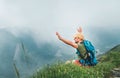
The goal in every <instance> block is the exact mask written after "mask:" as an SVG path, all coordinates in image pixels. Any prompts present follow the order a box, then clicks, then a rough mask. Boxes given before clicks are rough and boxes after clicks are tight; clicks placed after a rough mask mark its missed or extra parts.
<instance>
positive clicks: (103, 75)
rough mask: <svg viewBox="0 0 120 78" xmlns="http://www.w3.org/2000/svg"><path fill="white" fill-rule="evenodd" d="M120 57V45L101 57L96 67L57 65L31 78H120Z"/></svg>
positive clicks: (45, 68)
mask: <svg viewBox="0 0 120 78" xmlns="http://www.w3.org/2000/svg"><path fill="white" fill-rule="evenodd" d="M119 57H120V45H117V46H115V47H113V48H112V49H110V50H109V51H108V52H106V53H105V54H103V55H101V56H99V59H98V60H99V63H98V64H97V65H96V66H94V67H84V66H83V67H80V66H77V65H74V64H64V63H57V64H53V65H48V66H47V67H44V68H43V69H37V72H35V73H34V74H33V75H32V76H31V77H30V78H88V77H89V78H115V77H117V78H119V77H120V59H119ZM116 70H117V73H116ZM115 74H116V75H115Z"/></svg>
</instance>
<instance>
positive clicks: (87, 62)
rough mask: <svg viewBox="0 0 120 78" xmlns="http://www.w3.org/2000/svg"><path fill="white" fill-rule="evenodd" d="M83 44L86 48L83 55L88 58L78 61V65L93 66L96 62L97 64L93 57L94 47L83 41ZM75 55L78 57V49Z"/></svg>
mask: <svg viewBox="0 0 120 78" xmlns="http://www.w3.org/2000/svg"><path fill="white" fill-rule="evenodd" d="M83 44H84V46H85V48H86V53H85V54H87V55H88V56H87V58H86V59H84V58H83V59H80V63H82V64H83V65H89V66H95V65H96V64H97V63H98V62H97V59H96V57H95V52H96V51H95V48H94V46H93V45H92V44H91V42H90V41H88V40H84V41H83ZM77 53H79V55H80V51H78V49H77Z"/></svg>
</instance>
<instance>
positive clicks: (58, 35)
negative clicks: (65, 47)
mask: <svg viewBox="0 0 120 78" xmlns="http://www.w3.org/2000/svg"><path fill="white" fill-rule="evenodd" d="M56 35H57V37H58V38H59V40H61V39H62V37H61V36H60V34H59V33H58V32H56Z"/></svg>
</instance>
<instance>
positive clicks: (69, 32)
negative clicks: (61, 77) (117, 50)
mask: <svg viewBox="0 0 120 78" xmlns="http://www.w3.org/2000/svg"><path fill="white" fill-rule="evenodd" d="M119 3H120V1H119V0H114V1H113V0H100V1H98V0H97V1H96V0H91V1H89V0H85V1H82V0H74V1H73V0H57V1H56V0H44V1H43V0H20V1H16V0H10V1H9V0H0V44H1V45H0V56H1V57H0V60H1V61H0V70H1V71H2V72H1V71H0V76H1V77H4V78H9V77H11V78H14V77H16V75H15V70H14V67H13V63H14V62H15V64H16V66H17V68H18V70H19V71H20V76H21V77H23V78H24V77H25V75H27V76H28V75H30V74H31V73H33V72H34V70H35V69H37V68H38V67H41V66H43V65H45V64H50V63H52V62H55V61H56V59H57V60H64V61H65V60H69V59H71V58H75V49H73V48H72V47H70V46H68V45H66V44H64V43H62V42H61V41H59V40H58V39H57V37H56V35H55V32H56V31H57V32H59V33H60V34H61V35H62V36H63V37H64V38H67V39H69V40H71V41H73V35H74V34H75V32H76V29H77V28H78V27H79V26H81V27H82V29H83V34H84V36H85V39H88V40H90V41H91V42H92V43H93V45H94V46H95V48H96V50H97V51H98V53H97V55H98V54H101V53H104V52H106V51H108V50H109V49H111V48H112V47H114V46H115V45H117V44H119V43H120V37H119V33H120V31H119V30H120V22H119V20H120V15H119V14H120V9H119V8H120V5H119ZM22 45H24V47H25V50H24V49H23V46H22ZM25 52H26V53H25ZM26 56H27V57H26ZM46 57H47V58H46ZM26 58H29V59H27V62H26V60H25V59H26ZM30 60H31V61H30ZM26 63H27V64H26ZM28 65H29V66H28ZM27 67H31V70H28V69H29V68H27ZM6 69H8V70H7V71H6ZM23 70H24V72H22V71H23ZM27 71H30V72H28V73H26V72H27ZM10 72H11V73H10Z"/></svg>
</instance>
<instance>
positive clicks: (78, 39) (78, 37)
mask: <svg viewBox="0 0 120 78" xmlns="http://www.w3.org/2000/svg"><path fill="white" fill-rule="evenodd" d="M83 40H84V36H83V34H82V33H76V34H75V35H74V41H75V43H79V42H82V41H83Z"/></svg>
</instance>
